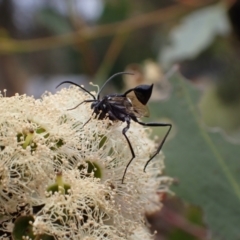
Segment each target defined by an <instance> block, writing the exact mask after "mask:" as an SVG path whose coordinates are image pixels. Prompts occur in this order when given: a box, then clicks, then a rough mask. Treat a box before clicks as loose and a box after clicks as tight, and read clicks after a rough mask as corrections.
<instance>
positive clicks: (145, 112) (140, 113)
mask: <svg viewBox="0 0 240 240" xmlns="http://www.w3.org/2000/svg"><path fill="white" fill-rule="evenodd" d="M126 97H127V99H129V100H130V102H131V103H132V112H133V113H134V115H135V116H136V117H137V118H140V117H149V116H150V112H149V109H148V107H147V105H144V104H142V103H141V102H140V101H139V100H138V98H137V96H136V95H135V93H134V91H131V92H129V93H128V94H127V95H126Z"/></svg>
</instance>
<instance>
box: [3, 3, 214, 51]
mask: <svg viewBox="0 0 240 240" xmlns="http://www.w3.org/2000/svg"><path fill="white" fill-rule="evenodd" d="M214 2H216V1H214V0H207V1H200V2H199V4H197V5H194V7H192V6H190V7H186V6H183V5H181V4H175V5H172V6H170V7H168V8H165V9H160V10H156V11H154V12H150V13H145V14H141V15H139V16H136V17H133V18H130V19H126V20H124V21H121V22H117V23H110V24H106V25H102V26H94V27H88V28H81V29H80V30H79V31H75V32H71V33H68V34H65V35H58V36H53V37H46V38H40V39H32V40H14V39H9V38H3V39H1V40H0V54H11V53H24V52H34V51H42V50H47V49H51V48H59V47H64V46H69V45H75V44H79V43H81V42H84V41H89V40H93V39H96V38H100V37H104V36H108V35H114V34H116V33H117V32H119V31H121V30H123V29H127V30H131V31H133V30H136V29H140V28H145V27H147V26H150V25H154V24H159V23H162V22H165V21H168V20H170V19H173V18H176V17H179V16H181V15H183V14H186V13H188V12H190V11H193V10H194V9H196V8H199V7H203V6H206V5H207V4H211V3H214Z"/></svg>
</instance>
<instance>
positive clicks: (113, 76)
mask: <svg viewBox="0 0 240 240" xmlns="http://www.w3.org/2000/svg"><path fill="white" fill-rule="evenodd" d="M124 74H128V75H134V73H130V72H119V73H115V74H114V75H112V76H111V77H110V78H109V79H108V80H107V81H106V82H105V83H104V84H103V86H102V87H101V89H100V90H99V92H98V95H97V100H99V98H100V93H101V91H102V90H103V88H104V87H105V86H106V85H107V83H108V82H110V81H111V80H112V79H113V78H115V77H116V76H118V75H124Z"/></svg>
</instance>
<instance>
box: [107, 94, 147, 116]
mask: <svg viewBox="0 0 240 240" xmlns="http://www.w3.org/2000/svg"><path fill="white" fill-rule="evenodd" d="M108 103H109V104H110V105H111V106H112V107H114V108H116V109H118V110H119V111H122V112H125V113H127V114H129V115H134V116H135V117H137V118H140V117H147V116H149V111H148V107H147V106H146V105H143V104H142V103H141V102H139V101H138V99H137V98H136V96H135V94H134V92H130V93H128V94H127V95H126V96H111V98H110V99H108Z"/></svg>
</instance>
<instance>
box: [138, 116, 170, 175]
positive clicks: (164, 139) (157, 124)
mask: <svg viewBox="0 0 240 240" xmlns="http://www.w3.org/2000/svg"><path fill="white" fill-rule="evenodd" d="M134 121H135V122H137V123H139V124H141V125H143V126H148V127H169V128H168V131H167V133H166V134H165V136H164V138H163V140H162V142H161V143H160V145H159V147H158V148H157V150H156V152H155V153H154V154H153V155H152V156H151V157H150V159H149V160H148V161H147V162H146V164H145V166H144V169H143V171H144V172H146V168H147V165H148V164H149V163H150V162H151V160H152V159H153V158H154V157H155V156H156V155H157V154H158V153H159V152H160V151H161V149H162V146H163V144H164V142H165V141H166V139H167V136H168V134H169V133H170V131H171V129H172V124H171V123H144V122H139V121H138V120H137V119H134Z"/></svg>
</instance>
